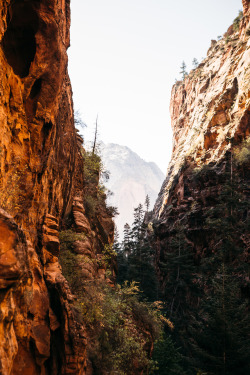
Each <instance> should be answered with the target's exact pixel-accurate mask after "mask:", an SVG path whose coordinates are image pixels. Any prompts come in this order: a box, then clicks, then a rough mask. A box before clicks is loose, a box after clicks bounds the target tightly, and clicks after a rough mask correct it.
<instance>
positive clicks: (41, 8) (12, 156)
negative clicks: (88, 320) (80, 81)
mask: <svg viewBox="0 0 250 375" xmlns="http://www.w3.org/2000/svg"><path fill="white" fill-rule="evenodd" d="M0 9H1V19H0V126H1V138H0V206H1V210H0V289H1V290H0V294H1V299H0V373H1V374H3V375H9V374H27V375H29V374H30V375H31V374H32V375H34V374H85V373H86V371H87V369H86V366H87V365H86V345H87V339H86V336H87V333H86V330H85V328H84V326H83V324H80V323H79V322H78V321H77V319H76V317H75V314H74V311H73V309H72V304H73V301H74V296H72V294H71V291H70V289H69V286H68V284H67V282H66V280H65V278H64V277H63V275H62V272H61V266H60V264H59V262H58V254H59V251H60V250H59V248H60V247H59V237H58V231H59V230H60V229H61V228H62V225H63V223H64V222H66V221H69V222H70V223H71V224H72V226H73V228H74V230H75V231H77V232H81V231H87V232H89V233H91V236H89V239H88V241H85V243H81V244H79V249H78V251H83V252H86V251H88V252H89V253H90V254H91V256H93V257H97V255H96V253H98V252H101V251H102V247H103V245H104V244H105V243H107V244H108V243H110V242H111V241H112V237H113V224H112V220H111V218H110V216H108V215H106V216H105V215H104V216H105V217H99V218H98V223H96V222H95V223H93V220H92V222H91V221H90V220H88V218H87V217H86V216H85V215H84V208H83V204H82V199H83V190H84V176H83V158H82V153H81V152H80V145H81V141H82V140H81V139H80V137H79V136H78V135H77V133H76V131H75V127H74V119H73V117H74V116H73V105H72V92H71V85H70V81H69V77H68V73H67V53H66V51H67V48H68V46H69V26H70V1H69V0H59V1H58V0H57V1H55V0H50V1H48V0H16V1H10V0H4V1H3V0H1V1H0ZM91 272H92V274H91ZM94 272H95V273H94ZM97 273H98V269H96V270H94V271H93V270H90V274H91V277H94V276H95V275H96V274H97Z"/></svg>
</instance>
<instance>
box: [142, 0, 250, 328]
mask: <svg viewBox="0 0 250 375" xmlns="http://www.w3.org/2000/svg"><path fill="white" fill-rule="evenodd" d="M249 20H250V2H249V1H248V0H247V1H243V18H242V19H241V21H240V23H239V27H237V25H232V26H230V27H229V29H228V30H227V32H226V33H225V34H224V36H223V38H222V39H221V40H218V41H215V40H212V41H211V47H210V48H209V50H208V52H207V57H206V58H205V59H204V60H203V61H202V62H201V63H200V64H199V65H198V66H197V68H196V69H194V70H192V71H191V72H190V73H189V74H188V75H186V76H185V78H184V80H183V81H179V82H177V83H176V84H175V85H174V86H173V88H172V96H171V103H170V113H171V123H172V129H173V153H172V159H171V162H170V164H169V168H168V173H167V177H166V179H165V182H164V183H163V186H162V189H161V191H160V194H159V196H158V199H157V202H156V204H155V207H154V212H153V219H152V222H151V223H150V225H149V233H150V236H152V237H151V238H152V239H153V242H152V243H153V245H154V247H155V249H156V250H155V251H156V268H157V273H158V277H159V280H160V283H161V286H162V289H163V290H165V292H164V293H166V295H165V296H166V298H167V301H168V303H169V305H168V312H169V314H170V318H171V316H174V315H175V316H179V317H180V316H182V317H183V316H184V315H185V314H187V310H185V309H187V306H192V307H194V308H197V306H199V304H200V301H201V300H200V297H199V296H197V293H196V292H195V291H197V288H198V287H199V288H200V287H201V289H203V292H204V290H205V291H206V290H208V288H209V286H208V284H209V275H210V276H211V274H212V272H215V268H213V266H211V265H210V268H209V262H210V261H211V262H212V259H214V257H215V256H216V254H218V253H219V249H222V243H224V242H225V241H228V244H229V245H230V246H231V247H233V246H234V247H235V249H236V248H237V249H238V250H237V251H238V253H237V254H236V253H235V254H228V255H227V256H228V259H227V260H226V262H227V264H230V266H232V267H234V269H235V280H237V281H238V280H239V279H240V284H241V290H242V293H243V294H244V293H245V295H248V296H249V291H250V287H249V275H248V272H245V271H242V272H241V271H239V272H238V269H239V268H240V265H241V266H242V270H243V268H244V267H245V269H247V264H249V255H248V252H249V243H250V239H249V233H248V230H247V228H246V220H247V218H248V217H249V206H248V205H247V201H249V190H248V188H247V184H248V186H249V146H250V145H249V133H250V84H249V82H250V24H249ZM243 202H244V204H243ZM240 204H242V206H241V207H240V208H239V205H240ZM237 207H238V208H237ZM230 218H231V219H230ZM230 220H231V222H230ZM233 223H234V224H233ZM228 244H227V245H228ZM229 245H228V252H229V247H230V246H229ZM223 246H224V245H223ZM225 248H226V245H225ZM225 248H224V249H223V251H224V256H225V251H226V250H225ZM239 249H240V250H239ZM221 252H222V250H221ZM173 257H175V263H174V261H173ZM206 259H207V261H206ZM218 259H219V257H218ZM218 259H217V261H218ZM171 262H172V263H171ZM181 262H182V263H181ZM170 263H171V264H172V266H171V265H170ZM201 264H203V265H202V267H204V269H205V267H207V271H206V272H207V274H206V275H205V274H203V273H202V272H203V271H202V270H201ZM171 267H172V269H170V268H171ZM187 268H189V271H187ZM208 269H209V271H208ZM236 270H237V271H236ZM185 272H186V273H185ZM187 272H189V276H188V277H187V278H186V276H187ZM204 272H205V271H204ZM209 272H210V273H209ZM171 277H172V279H171V280H170V278H171ZM185 278H186V279H185ZM166 288H167V289H166ZM184 305H185V307H184ZM190 316H191V313H190ZM186 317H187V315H186ZM183 321H184V323H183V324H186V326H187V320H186V321H185V319H184V320H183ZM184 329H185V328H184Z"/></svg>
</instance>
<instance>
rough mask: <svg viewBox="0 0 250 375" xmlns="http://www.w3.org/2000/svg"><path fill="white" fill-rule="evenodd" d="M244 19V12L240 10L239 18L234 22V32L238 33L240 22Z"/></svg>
mask: <svg viewBox="0 0 250 375" xmlns="http://www.w3.org/2000/svg"><path fill="white" fill-rule="evenodd" d="M242 17H243V12H242V10H239V14H238V16H237V17H236V18H235V19H234V21H233V28H234V31H238V30H239V27H240V21H241V19H242Z"/></svg>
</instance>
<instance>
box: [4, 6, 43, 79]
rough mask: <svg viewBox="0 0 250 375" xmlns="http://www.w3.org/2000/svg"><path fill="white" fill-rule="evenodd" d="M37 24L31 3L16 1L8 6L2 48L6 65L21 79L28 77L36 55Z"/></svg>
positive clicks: (36, 17)
mask: <svg viewBox="0 0 250 375" xmlns="http://www.w3.org/2000/svg"><path fill="white" fill-rule="evenodd" d="M38 22H39V20H38V16H37V13H36V11H35V10H34V5H32V1H26V2H23V1H22V2H21V1H20V0H16V1H14V2H13V3H12V4H11V5H10V7H9V11H8V17H7V30H6V32H5V34H4V36H3V39H2V48H3V51H4V54H5V57H6V59H7V61H8V64H9V65H10V66H11V67H12V68H13V70H14V73H15V74H17V75H18V76H19V77H21V78H24V77H26V76H28V74H29V69H30V64H31V63H32V61H33V60H34V57H35V54H36V38H35V34H36V32H37V30H38Z"/></svg>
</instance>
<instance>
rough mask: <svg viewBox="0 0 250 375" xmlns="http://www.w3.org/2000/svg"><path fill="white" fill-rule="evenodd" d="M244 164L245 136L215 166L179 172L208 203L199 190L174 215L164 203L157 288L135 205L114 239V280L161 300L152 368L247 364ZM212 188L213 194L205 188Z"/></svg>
mask: <svg viewBox="0 0 250 375" xmlns="http://www.w3.org/2000/svg"><path fill="white" fill-rule="evenodd" d="M248 165H249V142H248V141H247V140H246V141H244V142H243V143H242V144H241V145H240V146H235V147H234V149H231V151H229V152H228V153H227V163H226V164H224V165H222V166H221V167H220V169H219V170H217V168H218V166H215V165H214V164H211V165H207V166H203V167H201V168H199V169H197V170H193V172H191V174H189V173H188V174H187V176H188V177H187V178H188V179H189V184H190V186H191V187H192V191H200V190H204V189H208V190H209V191H210V197H209V200H210V204H209V205H208V207H207V208H204V202H203V201H202V199H201V197H200V196H199V199H197V200H195V198H190V200H189V202H190V203H189V206H188V207H186V209H185V211H184V212H181V213H178V204H177V201H174V200H173V201H172V204H171V205H169V206H168V208H167V212H168V213H167V216H168V220H169V223H168V224H167V225H168V227H169V228H168V234H167V235H165V236H166V237H164V241H165V248H166V251H165V252H164V254H162V255H161V257H160V260H159V261H158V267H159V270H160V278H161V284H162V285H164V287H163V288H162V287H161V288H160V286H159V285H158V282H157V274H156V272H155V266H154V253H155V249H153V248H152V245H151V244H150V241H149V239H150V237H151V236H152V225H150V228H149V226H148V227H147V226H146V224H145V218H144V214H145V210H144V209H143V206H142V205H139V206H138V207H137V208H136V209H135V210H134V222H133V224H132V226H131V227H130V226H129V225H125V227H124V240H123V242H122V244H116V248H117V251H118V266H119V270H118V271H119V272H118V280H119V281H120V282H121V281H123V280H124V279H128V280H136V281H138V282H139V283H140V287H141V289H142V291H143V293H144V296H145V297H146V298H147V299H148V300H150V301H154V299H157V300H162V302H163V306H164V312H165V315H166V316H167V317H168V318H169V319H170V320H171V322H173V325H174V329H172V330H170V329H169V326H166V327H165V333H164V335H163V336H162V337H161V340H159V341H158V342H157V343H156V345H155V350H154V356H153V358H155V359H156V360H157V362H158V369H157V370H156V373H157V374H186V375H197V374H209V375H217V374H218V375H219V374H227V375H231V374H232V375H233V374H234V375H235V374H242V375H243V374H246V373H248V371H249V369H250V362H249V358H250V337H249V332H250V322H249V319H248V311H249V276H250V269H249V261H248V247H247V235H248V228H249V200H248V198H249V187H248V185H247V183H246V179H247V173H248ZM185 168H187V165H186V167H185ZM185 168H184V169H185ZM218 172H219V173H218ZM215 186H219V189H218V188H216V191H217V189H218V195H217V194H213V193H212V191H213V189H214V187H215ZM189 193H191V192H188V191H186V194H187V196H189ZM191 197H192V193H191ZM177 214H178V216H177V217H176V215H177ZM147 215H149V217H150V214H148V213H146V219H147V220H146V221H148V220H149V217H148V218H147ZM147 231H148V235H147V234H146V232H147ZM195 243H196V245H197V244H198V247H199V246H200V247H201V250H202V253H201V252H200V253H199V252H198V253H197V249H196V246H195ZM199 244H200V245H199ZM158 278H159V275H158ZM162 282H163V283H162Z"/></svg>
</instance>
